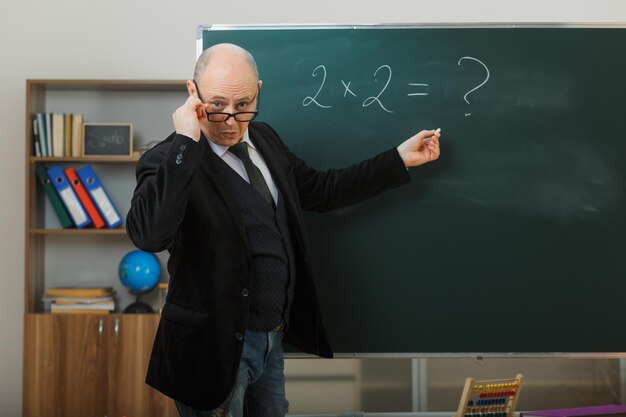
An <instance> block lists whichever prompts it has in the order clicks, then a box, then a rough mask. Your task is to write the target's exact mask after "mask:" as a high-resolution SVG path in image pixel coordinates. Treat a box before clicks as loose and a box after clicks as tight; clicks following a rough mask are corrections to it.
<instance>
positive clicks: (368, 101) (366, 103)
mask: <svg viewBox="0 0 626 417" xmlns="http://www.w3.org/2000/svg"><path fill="white" fill-rule="evenodd" d="M383 68H386V69H388V70H389V78H387V82H386V83H385V86H384V87H383V89H382V90H380V92H379V93H378V95H377V96H373V97H368V98H366V99H365V101H364V102H363V107H367V106H369V105H370V104H372V103H378V104H379V105H380V107H382V109H383V110H384V111H386V112H387V113H393V112H392V111H391V110H387V109H386V108H385V106H383V103H381V101H380V100H379V97H380V96H381V95H382V94H383V93H384V92H385V90H386V89H387V87H388V86H389V82H390V81H391V73H392V72H391V67H390V66H389V65H381V66H380V67H378V68H377V69H376V71H374V80H375V81H378V80H376V74H378V71H380V70H381V69H383Z"/></svg>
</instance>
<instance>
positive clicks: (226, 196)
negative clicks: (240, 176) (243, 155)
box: [200, 134, 248, 247]
mask: <svg viewBox="0 0 626 417" xmlns="http://www.w3.org/2000/svg"><path fill="white" fill-rule="evenodd" d="M200 142H201V143H202V145H203V146H205V147H206V149H205V150H204V155H205V163H203V164H202V167H201V169H202V172H203V174H204V175H205V176H206V177H207V178H208V180H209V181H210V182H211V183H212V184H213V186H214V187H215V189H216V190H217V192H218V194H219V197H221V201H222V202H223V203H224V205H225V206H226V208H227V210H228V212H229V213H230V215H231V217H232V220H233V223H234V224H236V225H237V232H238V234H239V237H240V238H241V241H242V242H244V244H245V246H246V247H247V246H248V235H247V234H246V231H245V228H244V226H243V223H242V221H241V212H240V211H239V207H238V206H237V204H236V203H235V200H234V198H233V196H232V193H231V191H230V190H229V188H228V186H227V185H226V182H225V181H224V180H223V179H222V178H220V174H219V172H218V171H217V166H218V164H225V162H224V161H222V160H221V159H220V157H219V156H217V155H216V154H215V152H213V149H212V148H211V145H209V141H208V139H207V138H206V137H205V136H204V134H201V137H200Z"/></svg>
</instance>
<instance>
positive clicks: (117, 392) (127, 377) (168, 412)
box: [107, 314, 178, 417]
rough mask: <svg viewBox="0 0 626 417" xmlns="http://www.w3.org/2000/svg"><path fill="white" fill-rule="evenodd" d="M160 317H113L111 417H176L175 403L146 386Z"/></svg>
mask: <svg viewBox="0 0 626 417" xmlns="http://www.w3.org/2000/svg"><path fill="white" fill-rule="evenodd" d="M158 319H159V316H158V315H156V314H137V315H131V314H124V315H123V314H119V315H113V316H111V318H110V319H109V321H111V320H112V321H113V323H111V326H110V327H109V329H110V331H111V333H110V336H109V339H108V344H109V346H108V352H107V355H108V361H107V362H108V384H109V389H108V391H109V399H108V416H109V417H121V416H126V417H131V416H136V417H152V416H161V417H170V416H171V417H174V416H178V412H177V411H176V406H175V405H174V401H173V400H171V399H169V398H167V397H166V396H164V395H163V394H161V393H160V392H158V391H156V390H155V389H153V388H152V387H150V386H148V385H146V384H145V383H144V381H145V378H146V370H147V368H148V360H149V359H150V352H151V351H152V342H153V341H154V336H155V333H156V329H157V326H158Z"/></svg>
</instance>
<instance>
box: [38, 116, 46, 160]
mask: <svg viewBox="0 0 626 417" xmlns="http://www.w3.org/2000/svg"><path fill="white" fill-rule="evenodd" d="M35 117H36V118H37V132H38V141H39V151H40V152H41V156H48V146H47V140H46V137H47V136H46V115H45V113H37V114H35Z"/></svg>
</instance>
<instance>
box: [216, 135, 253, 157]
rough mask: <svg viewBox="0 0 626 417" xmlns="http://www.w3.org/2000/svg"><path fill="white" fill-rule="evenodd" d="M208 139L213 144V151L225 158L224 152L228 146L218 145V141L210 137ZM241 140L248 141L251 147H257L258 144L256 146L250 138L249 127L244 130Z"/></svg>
mask: <svg viewBox="0 0 626 417" xmlns="http://www.w3.org/2000/svg"><path fill="white" fill-rule="evenodd" d="M207 141H208V142H209V145H211V149H213V152H215V154H216V155H217V156H219V157H220V158H223V157H224V154H225V153H226V152H227V151H228V146H223V145H218V144H217V143H215V142H213V141H212V140H210V139H209V138H207ZM241 142H248V146H249V147H251V148H253V149H256V146H254V143H252V141H251V140H250V135H249V134H248V129H246V130H245V131H244V132H243V136H242V137H241Z"/></svg>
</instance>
